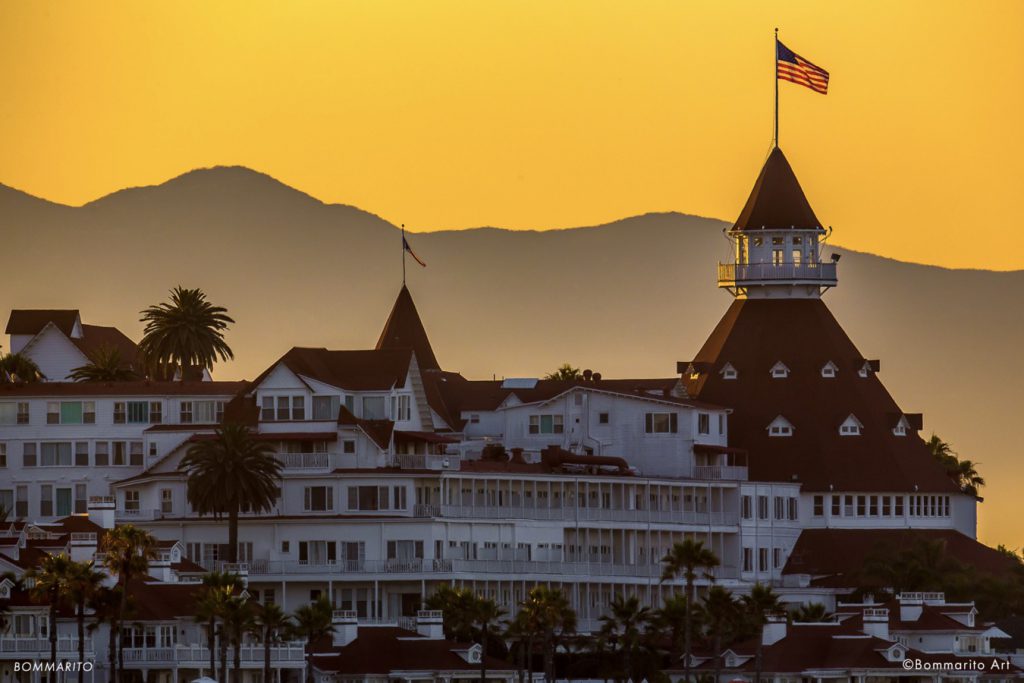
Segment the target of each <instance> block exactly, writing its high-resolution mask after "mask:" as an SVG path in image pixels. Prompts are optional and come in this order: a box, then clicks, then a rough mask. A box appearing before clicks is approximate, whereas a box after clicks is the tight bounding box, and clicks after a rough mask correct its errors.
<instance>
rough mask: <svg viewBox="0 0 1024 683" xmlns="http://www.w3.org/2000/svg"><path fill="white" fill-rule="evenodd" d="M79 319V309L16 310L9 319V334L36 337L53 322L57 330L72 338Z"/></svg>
mask: <svg viewBox="0 0 1024 683" xmlns="http://www.w3.org/2000/svg"><path fill="white" fill-rule="evenodd" d="M78 319H79V318H78V310H77V309H52V310H46V309H23V310H17V309H16V310H13V311H11V317H10V318H8V319H7V334H30V335H33V336H35V335H37V334H39V332H41V331H42V329H43V328H44V327H46V324H47V323H51V322H52V323H53V324H54V325H56V326H57V329H59V330H60V331H61V332H63V333H64V334H65V335H67V336H68V337H70V336H71V331H72V330H73V329H74V327H75V321H76V320H78Z"/></svg>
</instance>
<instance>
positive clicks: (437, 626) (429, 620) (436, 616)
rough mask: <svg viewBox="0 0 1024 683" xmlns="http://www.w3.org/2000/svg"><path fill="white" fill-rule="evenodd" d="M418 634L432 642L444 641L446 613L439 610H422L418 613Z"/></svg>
mask: <svg viewBox="0 0 1024 683" xmlns="http://www.w3.org/2000/svg"><path fill="white" fill-rule="evenodd" d="M416 633H419V634H420V635H421V636H423V637H424V638H429V639H430V640H444V613H443V612H441V610H439V609H421V610H420V611H419V612H417V613H416Z"/></svg>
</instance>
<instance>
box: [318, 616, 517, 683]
mask: <svg viewBox="0 0 1024 683" xmlns="http://www.w3.org/2000/svg"><path fill="white" fill-rule="evenodd" d="M325 640H326V639H325ZM470 647H472V646H471V645H469V644H466V643H457V642H453V641H450V640H434V639H430V638H423V637H421V636H419V635H418V634H417V633H415V632H413V631H407V630H405V629H400V628H395V627H391V626H360V627H359V631H358V635H357V636H356V639H355V640H353V641H352V642H351V643H349V644H348V645H345V646H342V647H335V646H332V645H330V644H328V643H326V642H325V643H323V644H318V645H317V647H316V651H317V655H316V656H315V657H314V658H313V664H314V666H315V668H316V669H318V670H320V671H323V672H331V673H334V674H337V675H339V676H365V675H367V674H381V675H389V674H391V673H392V672H411V671H429V672H441V671H479V670H480V665H479V664H470V663H469V662H467V661H466V660H465V659H464V658H463V657H462V656H460V655H459V654H458V653H459V652H460V651H465V650H467V649H469V648H470ZM486 660H487V661H486V664H487V668H488V669H489V670H491V671H512V670H514V667H513V665H511V664H509V663H508V662H506V661H504V660H502V659H498V658H497V657H492V656H490V655H488V656H487V658H486Z"/></svg>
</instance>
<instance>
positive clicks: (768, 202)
mask: <svg viewBox="0 0 1024 683" xmlns="http://www.w3.org/2000/svg"><path fill="white" fill-rule="evenodd" d="M820 227H821V221H819V220H818V217H817V216H815V215H814V210H813V209H811V205H810V203H808V201H807V197H805V196H804V191H803V189H801V187H800V181H798V180H797V179H796V174H795V173H793V169H792V167H791V166H790V165H789V161H787V160H786V155H785V154H783V153H782V150H781V149H779V148H778V147H776V148H774V149H773V150H772V151H771V154H769V155H768V159H767V161H765V162H764V167H763V168H762V169H761V173H760V175H758V176H757V182H755V183H754V189H753V190H751V192H750V197H749V198H748V199H747V203H746V204H745V205H744V206H743V210H742V211H741V212H740V217H739V218H737V219H736V224H735V225H734V226H733V228H732V229H733V230H734V231H736V230H738V231H749V230H762V229H767V230H778V229H790V228H797V229H803V230H808V229H814V228H820Z"/></svg>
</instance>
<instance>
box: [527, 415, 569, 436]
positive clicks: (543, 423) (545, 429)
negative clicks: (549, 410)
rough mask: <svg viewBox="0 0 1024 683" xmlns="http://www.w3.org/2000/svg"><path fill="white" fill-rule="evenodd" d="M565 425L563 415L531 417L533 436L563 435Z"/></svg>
mask: <svg viewBox="0 0 1024 683" xmlns="http://www.w3.org/2000/svg"><path fill="white" fill-rule="evenodd" d="M564 432H565V424H564V420H563V417H562V416H561V415H531V416H530V433H531V434H562V433H564Z"/></svg>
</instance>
